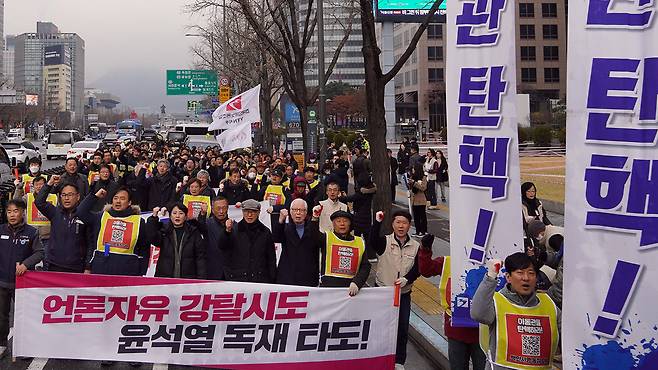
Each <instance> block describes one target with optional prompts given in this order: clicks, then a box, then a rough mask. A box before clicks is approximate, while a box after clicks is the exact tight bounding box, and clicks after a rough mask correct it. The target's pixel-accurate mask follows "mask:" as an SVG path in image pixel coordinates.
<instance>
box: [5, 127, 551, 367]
mask: <svg viewBox="0 0 658 370" xmlns="http://www.w3.org/2000/svg"><path fill="white" fill-rule="evenodd" d="M322 150H324V151H325V153H324V154H325V155H324V157H326V158H327V160H326V161H325V162H324V163H319V162H318V160H317V158H316V156H315V155H311V156H309V159H308V161H306V163H302V164H300V163H298V162H297V160H296V159H295V157H294V156H293V155H292V153H289V152H282V153H275V154H267V153H258V152H252V151H249V150H245V151H240V152H231V153H222V152H221V151H220V150H219V149H218V148H217V147H210V148H194V147H191V148H190V147H187V146H184V145H183V146H179V147H176V146H173V145H168V144H167V143H164V142H158V143H154V142H130V143H124V144H118V145H115V146H113V147H109V148H105V149H104V150H102V151H98V152H96V153H94V154H93V156H91V158H79V157H76V158H67V159H66V162H65V166H64V167H65V171H64V173H63V174H61V175H52V176H46V175H44V174H43V173H42V171H41V168H40V167H41V163H40V161H39V160H37V159H33V160H31V161H30V163H29V170H28V172H27V173H26V174H23V175H22V176H20V178H19V179H17V180H16V182H15V185H16V191H15V194H14V199H12V200H11V201H10V202H9V204H8V206H7V218H8V223H7V224H6V225H0V233H2V234H3V235H9V238H8V240H5V239H4V238H3V239H2V240H0V248H1V249H0V261H3V262H2V264H1V265H2V267H1V268H0V280H1V281H0V350H1V351H2V352H3V353H4V352H5V350H6V338H7V332H8V329H9V317H8V314H9V307H10V302H11V300H12V299H13V288H14V284H15V276H19V275H22V274H23V273H24V272H25V271H26V270H28V269H34V268H35V266H36V265H37V264H39V263H40V262H41V261H42V263H43V269H44V270H46V271H55V272H68V273H85V274H111V275H131V276H139V275H143V274H145V273H146V270H147V267H148V260H149V253H150V245H151V244H153V245H156V246H158V247H159V248H160V257H159V259H158V261H157V266H156V268H155V276H158V277H172V278H191V279H212V280H228V281H241V282H256V283H277V284H289V285H302V286H309V287H318V286H319V287H334V288H344V289H346V291H347V294H349V295H350V296H355V295H357V294H358V292H359V290H360V289H362V288H363V287H364V285H365V284H366V281H367V280H368V278H369V276H370V274H371V269H373V270H374V271H373V272H374V277H375V279H374V285H376V286H392V285H399V286H400V289H401V299H400V318H399V323H398V340H397V346H396V356H395V362H396V369H399V368H403V365H404V363H405V361H406V345H407V337H408V327H409V316H410V310H411V289H412V286H413V284H414V282H415V280H416V279H417V278H418V277H419V276H421V275H422V276H426V277H430V276H435V275H443V271H445V267H446V266H447V264H448V261H447V259H445V258H444V257H438V258H434V259H433V258H432V257H433V256H432V243H433V242H434V236H433V235H431V234H429V233H428V227H427V210H428V209H437V208H438V204H439V199H440V201H441V202H443V203H445V202H447V201H448V192H447V190H448V189H447V181H448V164H447V160H446V158H445V156H444V155H443V153H442V152H441V151H439V150H434V149H429V150H428V151H427V152H426V153H425V154H424V155H422V154H421V153H420V150H419V146H418V143H416V142H414V141H405V142H403V143H402V144H401V145H400V148H399V150H398V151H397V153H396V154H395V155H393V152H392V151H390V150H389V151H388V154H389V158H390V165H391V181H390V184H375V183H374V182H373V178H372V168H371V164H370V159H369V143H368V142H367V140H366V139H364V138H363V137H360V138H359V139H358V140H357V141H356V142H355V143H354V144H353V145H352V149H351V150H349V149H348V148H347V147H346V146H342V147H337V146H336V145H335V144H333V143H331V144H329V145H328V146H327V147H326V148H323V149H322ZM398 185H402V188H403V192H404V190H406V192H407V193H408V196H409V202H410V209H411V212H407V211H406V210H398V211H395V212H393V214H392V215H390V216H391V217H390V220H391V221H390V222H391V224H390V225H386V226H390V227H387V228H389V229H392V230H393V231H392V233H391V234H388V235H383V232H382V228H383V226H384V225H382V222H383V220H384V219H385V217H384V216H385V215H384V213H383V212H382V211H380V209H381V206H380V205H377V204H373V198H374V195H375V194H376V193H377V192H378V191H391V195H392V196H393V199H395V197H396V195H397V191H398V189H399V188H398ZM437 190H440V192H438V191H437ZM536 190H537V189H536V187H535V186H534V184H531V183H525V184H523V185H522V200H523V227H524V234H525V236H526V243H525V254H523V256H525V257H520V256H514V255H513V256H510V257H509V258H508V260H509V259H510V258H511V260H509V261H508V260H506V261H505V268H506V276H507V278H508V282H510V284H508V286H507V288H505V289H508V291H507V292H503V295H505V296H506V297H507V298H509V297H511V296H513V295H514V294H517V295H519V294H520V295H522V296H523V294H524V293H523V292H521V291H519V290H516V289H517V285H518V286H523V287H524V289H525V287H526V285H527V283H528V281H529V280H528V279H527V278H528V276H529V275H531V273H532V272H535V273H536V274H537V276H536V280H537V284H536V285H537V288H538V289H542V290H546V291H547V292H548V295H549V296H550V298H552V299H553V301H555V303H556V304H557V306H558V307H559V306H561V296H562V280H561V278H562V253H563V236H562V235H563V231H562V228H560V227H557V226H554V225H552V224H551V223H550V221H549V219H548V217H547V215H546V211H545V209H544V207H543V205H542V203H541V202H540V201H539V200H538V199H537V197H536ZM229 206H235V207H236V208H237V209H239V210H240V212H241V213H242V219H241V220H240V221H236V220H233V219H231V218H229ZM262 207H266V209H265V210H266V211H267V213H268V214H269V221H270V228H268V227H267V226H265V225H264V224H263V223H262V222H261V221H260V219H259V217H260V216H261V208H262ZM144 213H148V214H149V217H148V218H147V219H146V220H144V218H143V217H142V215H143V214H144ZM412 222H413V223H414V226H415V234H411V231H410V230H411V225H412ZM126 224H131V225H132V227H128V228H126V227H116V228H115V227H114V226H115V225H119V226H125V225H126ZM127 230H129V231H127ZM16 240H27V241H28V242H26V243H22V245H23V247H22V248H20V249H11V248H3V247H4V246H3V244H7V243H14V244H15V243H16ZM275 243H280V244H281V254H280V258H279V260H278V262H277V257H276V253H275ZM340 246H350V247H352V248H351V249H350V250H355V251H358V252H357V253H354V254H353V255H352V256H348V258H349V259H350V261H349V262H350V263H344V262H343V261H341V263H337V261H334V259H335V258H338V257H337V256H338V253H337V248H339V247H340ZM343 258H344V256H343ZM7 261H10V262H11V263H7ZM495 263H496V262H495V261H494V262H491V263H489V265H490V266H489V271H490V272H491V274H490V275H491V276H489V275H487V277H485V280H484V282H485V283H486V284H481V286H480V289H479V290H478V294H477V295H476V299H475V300H474V301H473V306H474V309H475V311H474V316H473V317H474V319H476V320H478V321H479V322H481V323H483V324H486V325H489V327H491V329H492V330H491V333H492V334H491V335H492V342H493V341H494V340H495V336H494V335H495V334H494V333H495V329H496V328H495V325H496V317H498V316H496V315H497V314H498V312H497V311H496V309H493V311H492V305H493V302H494V299H495V297H494V296H493V294H494V293H493V290H492V287H491V286H492V284H493V283H492V282H493V281H495V277H496V276H497V270H495V269H496V267H495ZM497 263H498V268H500V265H501V264H502V262H501V261H498V262H497ZM14 264H15V272H14V271H13V266H14ZM543 265H546V266H549V267H551V268H553V269H555V270H557V272H556V274H555V278H554V279H549V278H548V277H544V276H541V275H540V274H542V270H540V267H541V266H543ZM530 270H532V271H530ZM517 271H522V272H523V273H524V274H525V277H523V278H522V279H521V280H523V279H525V280H523V283H522V284H521V283H519V284H517V283H516V280H513V278H514V276H515V274H516V273H517ZM494 272H495V273H496V275H493V273H494ZM544 275H545V274H544ZM521 280H519V281H521ZM528 284H531V285H532V284H534V282H532V281H531V280H530V283H528ZM519 289H520V288H519ZM528 294H530V295H532V294H535V290H534V286H533V287H532V291H531V292H529V293H528ZM524 297H525V296H524ZM507 298H505V299H507ZM522 301H523V304H524V305H527V306H531V305H532V303H533V302H535V301H534V300H533V299H525V298H524V299H522ZM514 302H515V303H518V302H516V301H514ZM542 302H543V300H542ZM449 306H450V305H449V303H448V305H447V307H449ZM445 333H446V335H447V337H448V340H449V352H450V353H449V354H450V363H451V368H452V369H460V370H461V369H468V368H469V359H470V360H471V361H472V366H473V369H475V370H479V369H483V368H484V366H485V363H487V360H486V357H485V354H484V352H482V350H481V349H480V347H479V344H478V329H477V328H458V327H452V326H451V323H450V311H449V309H448V310H446V313H445ZM492 345H495V344H492ZM494 352H495V347H494ZM110 364H111V363H108V362H104V363H103V365H110ZM131 365H133V366H139V365H140V364H139V363H131ZM496 366H498V365H494V368H498V367H496Z"/></svg>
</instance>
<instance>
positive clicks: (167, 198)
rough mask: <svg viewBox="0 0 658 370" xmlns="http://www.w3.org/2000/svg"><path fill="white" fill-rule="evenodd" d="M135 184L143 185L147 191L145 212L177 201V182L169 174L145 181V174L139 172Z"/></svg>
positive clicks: (155, 176)
mask: <svg viewBox="0 0 658 370" xmlns="http://www.w3.org/2000/svg"><path fill="white" fill-rule="evenodd" d="M137 182H138V184H144V187H145V188H147V189H148V203H147V205H148V206H147V207H146V209H147V210H152V209H153V208H155V207H166V206H168V205H169V204H170V203H172V202H175V201H176V200H177V199H178V198H177V197H176V184H177V183H178V180H177V179H176V178H175V177H174V176H173V175H172V174H171V172H167V173H166V174H165V175H164V176H162V175H160V174H157V175H154V176H153V177H151V178H148V179H147V178H146V177H145V172H142V171H140V173H139V176H138V177H137Z"/></svg>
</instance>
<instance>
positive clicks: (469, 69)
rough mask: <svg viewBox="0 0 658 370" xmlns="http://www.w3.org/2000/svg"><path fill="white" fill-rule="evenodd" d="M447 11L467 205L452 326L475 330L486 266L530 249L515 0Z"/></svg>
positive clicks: (452, 127) (461, 211) (456, 218)
mask: <svg viewBox="0 0 658 370" xmlns="http://www.w3.org/2000/svg"><path fill="white" fill-rule="evenodd" d="M447 10H448V14H447V24H448V25H454V27H450V28H449V32H448V37H447V51H446V54H448V55H449V56H450V58H448V59H447V60H446V67H447V73H446V75H447V81H446V82H447V83H446V85H447V86H446V87H447V88H446V92H447V100H448V104H447V106H448V111H447V113H448V142H449V143H450V145H449V146H448V153H449V156H448V161H449V163H450V167H451V168H452V169H455V170H456V171H457V172H456V173H455V176H450V197H451V199H452V200H451V201H452V202H454V204H459V205H460V206H459V207H455V208H452V209H451V210H450V230H451V233H450V235H451V236H450V255H451V257H452V258H451V264H452V266H451V269H452V271H451V272H452V274H451V275H452V279H451V280H452V312H453V315H452V324H453V326H462V327H463V326H467V327H474V326H476V323H475V322H474V321H473V320H472V319H471V317H470V303H471V299H472V298H473V296H474V295H475V291H476V289H477V287H478V285H479V284H480V282H481V281H482V279H483V278H484V276H485V273H486V268H485V267H484V262H485V260H486V259H488V258H500V259H504V258H505V257H506V256H508V255H510V254H512V253H514V252H518V251H522V250H523V239H522V232H523V226H522V222H521V195H520V176H519V154H518V141H517V120H516V107H515V104H516V52H515V20H514V18H515V1H514V0H455V1H453V2H451V3H449V4H448V9H447ZM501 281H502V279H501Z"/></svg>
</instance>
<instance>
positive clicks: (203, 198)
mask: <svg viewBox="0 0 658 370" xmlns="http://www.w3.org/2000/svg"><path fill="white" fill-rule="evenodd" d="M204 203H205V204H206V205H207V206H208V208H206V213H207V212H209V211H210V210H211V206H210V197H209V196H207V195H196V196H195V195H190V194H185V195H183V204H184V205H185V207H187V218H197V217H199V214H200V213H201V205H202V204H204Z"/></svg>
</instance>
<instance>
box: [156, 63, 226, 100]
mask: <svg viewBox="0 0 658 370" xmlns="http://www.w3.org/2000/svg"><path fill="white" fill-rule="evenodd" d="M217 86H218V85H217V73H215V72H214V71H206V70H189V69H176V70H167V95H217V91H218V89H217Z"/></svg>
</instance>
